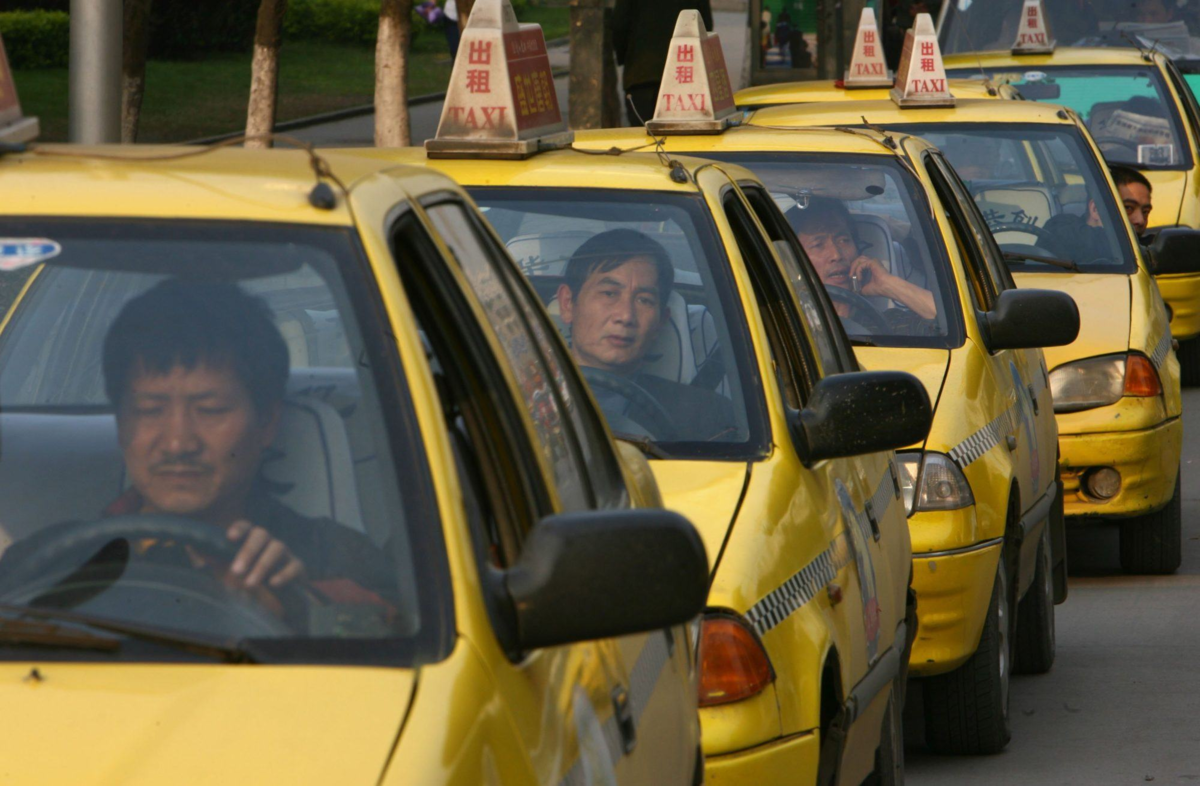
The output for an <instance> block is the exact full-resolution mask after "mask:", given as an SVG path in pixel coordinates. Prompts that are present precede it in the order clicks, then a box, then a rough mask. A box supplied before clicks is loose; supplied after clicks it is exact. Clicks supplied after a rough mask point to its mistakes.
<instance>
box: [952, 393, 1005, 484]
mask: <svg viewBox="0 0 1200 786" xmlns="http://www.w3.org/2000/svg"><path fill="white" fill-rule="evenodd" d="M1016 427H1017V413H1016V405H1015V404H1014V405H1012V406H1011V407H1009V408H1008V409H1006V410H1004V411H1003V412H1001V413H1000V414H999V415H997V416H996V417H995V419H993V420H992V422H991V423H988V424H987V425H986V426H984V427H983V428H981V429H979V431H976V432H975V433H974V434H972V435H971V436H969V437H967V438H966V439H964V440H963V441H962V442H960V443H958V444H957V445H955V446H954V447H953V448H951V449H950V458H952V459H954V461H955V462H957V463H958V466H959V467H962V468H966V466H967V465H968V464H970V463H972V462H973V461H975V460H976V459H978V458H979V457H980V456H982V455H983V454H985V453H987V452H988V451H989V450H991V449H992V448H994V447H996V446H997V445H999V444H1000V440H1001V439H1003V438H1004V436H1005V435H1006V434H1008V433H1009V432H1010V431H1012V430H1014V429H1015V428H1016Z"/></svg>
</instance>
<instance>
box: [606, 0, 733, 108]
mask: <svg viewBox="0 0 1200 786" xmlns="http://www.w3.org/2000/svg"><path fill="white" fill-rule="evenodd" d="M687 9H695V10H697V11H699V12H700V15H701V16H702V17H704V24H705V26H706V27H707V28H708V29H709V30H712V28H713V17H712V6H711V5H710V3H709V0H617V7H616V9H615V10H614V11H613V25H612V35H613V51H614V52H616V55H617V62H618V63H620V64H621V65H623V66H625V74H624V76H623V78H622V83H623V84H624V87H625V89H626V90H629V89H630V88H631V87H636V86H638V85H657V84H658V83H659V82H660V81H662V75H663V68H665V67H666V65H667V48H668V47H669V46H670V44H671V35H672V34H673V33H674V32H675V21H676V20H677V19H678V18H679V12H680V11H685V10H687Z"/></svg>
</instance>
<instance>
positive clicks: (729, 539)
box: [358, 0, 930, 784]
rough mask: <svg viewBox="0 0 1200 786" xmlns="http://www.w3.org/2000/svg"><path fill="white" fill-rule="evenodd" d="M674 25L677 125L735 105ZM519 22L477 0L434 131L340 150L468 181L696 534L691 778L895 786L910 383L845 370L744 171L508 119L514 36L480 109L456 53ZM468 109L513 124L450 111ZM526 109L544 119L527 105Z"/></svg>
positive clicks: (918, 414) (692, 40)
mask: <svg viewBox="0 0 1200 786" xmlns="http://www.w3.org/2000/svg"><path fill="white" fill-rule="evenodd" d="M686 16H687V19H686V20H685V21H684V22H681V27H682V28H683V29H682V32H681V30H680V29H677V30H676V39H675V44H674V45H673V46H674V48H676V49H678V50H679V56H680V57H682V58H684V59H685V60H687V61H688V62H690V63H691V68H692V69H693V71H692V73H693V76H694V78H695V79H696V80H702V81H703V83H704V85H706V86H708V85H711V86H712V87H713V88H714V90H713V91H709V90H707V87H706V88H705V91H704V92H703V93H702V94H701V93H697V97H696V98H695V100H694V101H688V106H691V107H695V110H694V111H695V112H696V113H697V114H700V115H702V117H700V118H698V119H697V120H696V122H697V124H698V125H703V124H705V123H709V124H712V123H717V124H720V123H723V122H724V119H723V117H720V116H713V113H711V112H707V111H705V110H704V109H701V108H700V105H701V104H703V105H704V107H705V109H708V108H711V105H712V100H713V99H714V98H717V97H718V96H719V97H721V98H720V101H719V105H720V108H719V109H718V112H720V113H725V114H728V113H732V112H733V111H734V110H733V102H732V97H733V96H732V91H731V90H729V83H728V75H727V74H726V73H725V72H724V68H723V66H722V67H717V66H716V65H715V64H714V60H713V58H714V57H715V56H717V55H719V53H720V51H721V50H720V42H719V40H717V39H716V37H715V36H708V35H706V34H702V33H703V31H702V27H701V24H700V23H699V21H698V19H699V15H698V14H697V13H695V12H688V13H687V14H686ZM519 30H520V28H517V27H516V26H515V22H514V21H513V20H512V13H511V9H510V8H509V5H508V3H507V2H506V1H503V2H502V1H501V0H481V1H480V2H477V3H476V5H475V9H474V11H473V12H472V15H471V20H470V24H469V25H468V27H467V29H466V31H464V40H463V43H462V45H461V47H460V50H459V51H460V52H462V53H467V54H463V55H460V57H459V60H458V62H457V63H456V65H455V70H454V74H453V76H452V79H451V86H450V90H449V93H448V96H447V103H446V108H445V110H444V113H443V115H442V120H441V125H440V127H439V131H438V137H437V139H435V140H431V141H430V142H429V143H427V147H426V149H410V150H374V151H373V150H363V151H361V152H359V153H358V155H361V156H364V157H368V158H371V159H373V160H391V161H399V162H412V161H419V162H422V163H423V164H425V165H426V166H429V167H431V168H436V169H438V170H440V171H442V172H445V173H447V174H449V175H451V176H452V177H454V178H455V179H456V180H458V181H460V182H461V183H463V184H464V185H465V186H466V187H467V190H468V191H469V193H470V194H471V196H472V197H473V198H474V199H475V201H476V202H477V203H478V204H479V206H480V208H481V210H482V211H483V213H484V215H485V216H486V217H487V219H488V221H489V223H490V224H491V225H492V226H493V228H494V229H495V231H496V233H497V234H498V236H499V238H500V239H501V240H502V241H503V243H504V244H505V246H506V247H507V249H508V251H509V253H510V254H511V255H512V256H513V257H514V258H515V259H516V260H517V264H518V265H519V267H520V268H521V270H522V271H523V272H524V273H525V275H526V277H527V278H528V280H529V281H530V283H531V284H532V285H533V287H534V289H535V290H536V291H537V292H538V293H539V295H540V297H541V300H542V302H543V303H544V304H545V305H546V307H547V309H548V310H549V312H550V313H551V314H552V315H553V318H554V319H555V321H556V322H557V323H558V325H559V328H560V330H562V331H563V333H564V334H565V335H567V336H568V337H569V341H570V344H571V349H572V353H573V354H574V356H575V358H576V359H577V360H578V361H579V362H580V363H581V365H582V366H583V370H584V376H585V378H586V379H587V380H588V382H589V383H590V384H591V386H592V391H593V393H594V394H595V395H596V397H597V400H598V401H599V404H600V407H601V409H602V410H603V411H604V413H605V415H606V417H607V419H608V423H609V426H610V427H611V428H612V429H613V430H614V432H616V434H617V436H618V437H619V438H622V439H625V440H627V441H628V442H630V443H632V444H636V445H638V446H639V447H640V448H642V449H643V450H644V451H645V452H646V454H647V455H648V456H649V457H650V462H649V463H650V466H651V469H652V470H653V472H654V475H655V477H656V478H657V480H658V483H659V487H660V489H661V490H662V494H663V499H664V502H665V504H666V505H667V507H669V508H673V509H675V510H678V511H680V512H682V513H684V514H685V515H686V516H688V517H689V518H690V519H691V520H692V521H693V522H694V523H695V524H696V526H697V527H698V529H699V530H700V533H701V536H702V537H703V538H704V542H705V545H706V547H707V550H708V555H709V560H710V566H709V570H710V585H709V591H708V610H707V612H706V614H705V616H704V621H703V624H702V626H701V632H700V692H699V696H700V699H699V701H700V713H699V714H700V722H701V728H702V732H703V734H702V739H703V749H704V754H705V761H706V765H705V779H706V782H708V783H714V784H722V783H755V784H770V783H809V784H815V783H842V784H859V783H861V782H862V781H863V780H864V779H865V778H868V777H870V776H871V775H872V773H874V774H875V775H876V776H877V777H878V778H880V779H881V780H882V781H883V782H885V783H895V782H897V781H898V779H900V778H902V777H903V775H902V762H903V735H902V728H901V718H900V710H901V699H902V686H903V682H904V664H905V663H906V662H907V652H908V647H909V644H910V641H911V633H912V632H913V631H914V623H915V619H912V618H911V614H912V606H911V602H910V596H909V593H908V588H909V575H910V566H911V561H910V559H911V558H910V554H911V551H910V544H909V535H908V530H907V527H906V526H905V520H904V509H903V502H902V475H901V469H900V467H899V466H898V465H897V464H896V462H895V459H894V455H893V454H892V453H891V452H890V449H892V448H894V447H898V446H902V445H907V444H912V443H913V442H918V441H920V440H921V439H922V438H923V437H924V435H925V433H926V431H927V430H928V427H929V418H930V412H929V403H928V395H927V394H926V392H925V389H924V387H922V386H921V384H920V382H919V381H918V380H917V379H915V378H914V377H912V376H910V375H908V374H902V373H896V372H862V371H859V368H858V365H857V363H856V362H855V360H854V355H853V351H852V349H851V347H850V344H849V341H848V340H847V338H846V336H845V333H844V332H843V331H842V329H841V327H840V325H839V324H838V323H837V320H836V317H835V316H834V313H835V312H834V307H833V305H832V304H831V303H830V302H829V301H828V299H827V297H826V296H825V294H824V292H823V290H822V288H821V287H819V285H817V284H816V277H815V275H814V273H813V271H812V270H811V268H810V267H809V266H808V265H807V264H806V263H805V262H804V257H803V251H802V250H801V249H800V247H799V245H798V243H797V242H796V238H795V235H794V233H792V232H791V231H790V230H789V229H788V227H787V223H786V220H785V219H783V217H782V215H781V214H780V213H779V210H778V208H777V207H776V205H775V203H774V201H773V200H772V199H771V196H770V194H769V193H768V192H767V190H766V189H765V188H764V187H763V185H762V183H761V182H760V181H758V180H757V179H756V178H754V177H753V176H752V175H751V174H750V173H749V172H748V171H746V170H744V169H742V168H740V167H736V166H725V165H716V164H714V163H712V162H707V161H701V160H697V159H692V158H687V157H676V156H672V155H658V154H655V153H653V152H630V153H623V154H620V155H612V156H608V155H597V154H595V153H588V152H584V151H578V150H572V149H567V148H566V147H559V146H565V145H566V144H568V142H567V141H566V140H564V139H562V136H561V134H562V126H561V125H560V124H541V123H537V124H536V125H533V126H532V127H531V128H530V130H525V131H523V130H522V121H521V119H522V118H524V117H525V116H526V115H527V110H525V109H522V108H521V107H522V102H523V101H525V100H527V99H528V94H525V93H524V92H523V91H524V81H523V79H520V74H521V71H520V69H521V68H522V66H521V64H520V63H519V62H516V58H514V57H513V56H512V55H513V54H516V53H518V52H519V51H528V50H525V49H524V48H518V47H515V46H509V47H506V48H505V56H501V57H496V58H495V59H494V60H492V61H491V62H490V63H488V64H486V65H487V66H488V67H489V68H491V70H490V72H489V76H488V80H489V82H490V83H491V84H493V85H496V84H498V85H505V86H508V85H514V86H515V87H514V89H513V90H512V91H511V93H507V91H500V92H501V94H500V95H497V94H495V93H493V94H488V95H485V96H484V97H483V99H482V100H483V101H484V102H485V103H479V101H480V94H478V93H471V92H470V91H469V90H468V89H466V85H468V84H469V82H468V81H467V78H466V74H467V73H468V71H469V70H471V69H477V68H480V67H482V66H483V65H484V64H481V63H478V62H476V63H469V62H468V60H467V58H468V57H469V53H470V51H472V48H474V51H476V52H482V51H486V50H487V43H488V42H489V41H498V40H500V39H501V38H508V37H509V36H513V35H515V34H517V33H518V32H519ZM492 51H493V52H498V51H500V50H499V49H498V46H497V47H495V48H493V49H492ZM514 74H515V76H514ZM477 81H478V78H476V82H477ZM506 93H507V94H506ZM509 95H513V96H515V104H508V103H506V101H507V100H508V96H509ZM490 102H497V103H490ZM482 106H488V107H496V106H499V107H500V109H501V110H503V111H500V110H497V109H493V110H492V113H491V114H492V116H499V115H503V116H505V117H509V118H512V119H514V120H515V121H516V122H514V123H513V124H512V125H509V126H507V127H505V128H489V129H478V128H475V127H473V126H472V125H471V124H470V123H469V122H463V118H466V117H467V116H468V115H469V114H470V111H471V109H474V110H475V112H476V115H477V116H478V115H481V114H482V109H481V108H480V107H482ZM545 109H546V111H551V110H550V109H549V107H548V106H547V107H545ZM528 111H534V112H541V111H542V107H541V106H540V105H538V104H537V103H536V98H535V99H534V101H533V103H531V104H529V110H528ZM553 114H555V115H556V114H557V113H553ZM535 123H536V121H535ZM547 147H559V149H553V150H547V149H546V148H547ZM501 156H507V157H508V158H509V160H505V159H503V158H501ZM868 412H869V413H872V416H871V418H870V419H869V421H868V419H865V418H864V417H863V413H868ZM885 451H886V452H885Z"/></svg>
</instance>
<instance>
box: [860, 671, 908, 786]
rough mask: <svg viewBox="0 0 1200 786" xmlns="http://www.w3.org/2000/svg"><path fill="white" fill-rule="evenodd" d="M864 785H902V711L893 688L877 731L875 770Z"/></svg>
mask: <svg viewBox="0 0 1200 786" xmlns="http://www.w3.org/2000/svg"><path fill="white" fill-rule="evenodd" d="M863 784H864V786H904V712H903V710H902V709H901V707H900V700H899V697H898V696H897V695H896V692H895V689H894V688H893V691H892V695H891V697H889V698H888V704H887V713H886V714H885V715H884V716H883V726H882V728H881V729H880V731H879V749H878V750H876V751H875V771H874V772H873V773H871V775H870V777H868V778H867V779H866V780H865V781H863Z"/></svg>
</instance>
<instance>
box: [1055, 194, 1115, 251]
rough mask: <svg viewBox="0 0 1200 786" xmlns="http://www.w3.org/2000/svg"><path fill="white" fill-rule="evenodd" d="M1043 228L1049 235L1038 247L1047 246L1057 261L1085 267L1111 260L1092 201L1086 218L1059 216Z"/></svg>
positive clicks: (1065, 214) (1062, 214)
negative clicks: (1100, 261)
mask: <svg viewBox="0 0 1200 786" xmlns="http://www.w3.org/2000/svg"><path fill="white" fill-rule="evenodd" d="M1045 228H1046V232H1047V233H1049V234H1048V235H1047V238H1046V239H1045V240H1039V241H1038V244H1039V245H1041V244H1044V245H1046V247H1047V249H1048V250H1049V251H1050V252H1051V253H1052V254H1054V255H1055V256H1056V257H1061V258H1062V259H1067V260H1070V261H1073V262H1076V263H1084V264H1086V263H1089V262H1094V261H1096V260H1100V259H1106V258H1109V257H1111V256H1112V250H1111V245H1110V244H1109V237H1108V233H1107V232H1105V230H1104V221H1103V219H1101V218H1100V211H1099V209H1097V208H1096V200H1094V199H1089V200H1088V203H1087V214H1086V215H1084V216H1077V215H1075V214H1074V213H1059V214H1058V215H1057V216H1054V217H1052V218H1051V219H1050V220H1049V221H1047V222H1046V227H1045Z"/></svg>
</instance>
